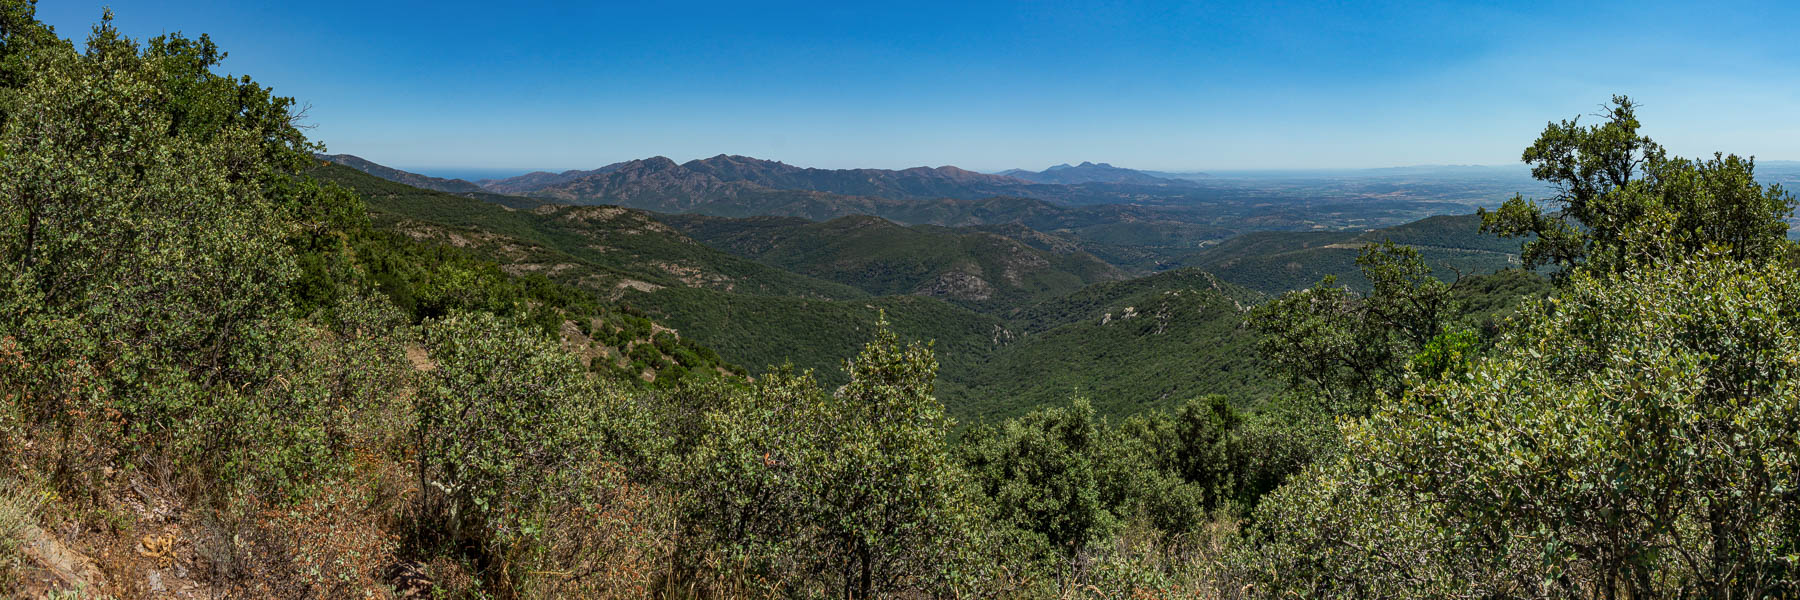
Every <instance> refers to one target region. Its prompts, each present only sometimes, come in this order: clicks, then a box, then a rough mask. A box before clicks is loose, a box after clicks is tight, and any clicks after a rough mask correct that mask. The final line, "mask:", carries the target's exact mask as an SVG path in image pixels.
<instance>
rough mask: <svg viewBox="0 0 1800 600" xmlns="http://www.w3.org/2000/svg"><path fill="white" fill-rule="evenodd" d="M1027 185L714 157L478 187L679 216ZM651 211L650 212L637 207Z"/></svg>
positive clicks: (996, 192) (926, 170)
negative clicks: (788, 197) (798, 195)
mask: <svg viewBox="0 0 1800 600" xmlns="http://www.w3.org/2000/svg"><path fill="white" fill-rule="evenodd" d="M1028 183H1029V182H1026V181H1023V180H1020V179H1014V178H1011V177H1004V176H1000V175H988V174H984V173H976V172H973V171H966V170H963V169H958V168H956V167H936V168H931V167H916V168H911V169H902V170H897V171H895V170H887V169H814V168H807V167H796V166H793V165H789V164H787V163H782V162H777V161H772V160H762V159H758V158H751V157H747V156H728V155H724V154H721V155H718V156H715V157H712V158H707V159H701V160H692V161H688V162H687V163H683V164H677V163H676V162H675V161H673V160H669V159H668V158H665V157H661V156H656V157H651V158H645V159H637V160H630V161H626V162H621V163H615V164H611V165H607V166H604V167H601V168H598V169H594V170H591V171H564V172H562V173H557V174H552V173H544V172H538V173H529V174H525V175H521V176H518V177H511V178H507V179H499V180H489V181H484V182H483V185H485V186H486V188H487V189H488V190H490V191H494V192H498V193H504V194H518V195H524V196H533V197H539V198H555V199H557V200H561V201H566V202H583V203H617V204H631V203H644V202H650V201H652V200H650V199H652V198H656V199H659V200H654V201H655V202H661V203H663V204H665V205H666V206H663V207H661V208H665V209H680V208H685V207H683V206H682V205H683V204H685V205H687V207H693V206H699V205H704V204H707V203H710V202H717V201H720V200H726V199H732V198H737V197H740V196H745V195H754V194H756V193H758V192H766V191H771V190H785V191H803V192H822V193H826V194H836V195H843V196H865V197H871V198H885V199H890V200H918V199H936V198H956V199H964V200H968V199H976V198H985V197H990V196H1000V195H1009V194H1012V195H1017V192H1018V191H1020V189H1021V188H1023V187H1024V186H1026V185H1028ZM640 207H641V208H652V207H651V206H640Z"/></svg>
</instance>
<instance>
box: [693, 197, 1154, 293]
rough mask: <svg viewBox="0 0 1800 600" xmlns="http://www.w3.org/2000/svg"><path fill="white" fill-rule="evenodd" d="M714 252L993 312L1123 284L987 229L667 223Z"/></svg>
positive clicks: (1074, 254)
mask: <svg viewBox="0 0 1800 600" xmlns="http://www.w3.org/2000/svg"><path fill="white" fill-rule="evenodd" d="M659 218H660V219H662V220H663V221H664V222H666V223H669V224H670V225H672V226H674V227H675V228H677V229H680V230H681V231H682V232H684V233H687V234H688V235H690V236H693V237H694V238H695V239H697V240H699V241H701V242H702V243H705V244H707V245H710V246H713V247H716V248H719V249H721V250H725V251H727V252H731V253H733V254H737V255H739V256H744V257H748V258H752V259H755V260H757V261H759V262H762V263H765V264H769V265H773V266H777V267H780V268H783V269H786V270H789V271H793V272H796V273H801V274H804V275H809V276H812V277H818V278H820V279H826V280H830V281H836V282H839V283H844V284H848V285H853V286H856V287H858V288H860V289H862V290H864V291H867V292H869V293H871V294H875V295H878V296H886V295H898V294H914V295H923V296H931V297H936V298H942V299H945V300H948V301H950V302H952V303H955V304H958V305H961V306H965V307H969V308H974V309H977V310H984V311H990V312H994V311H1005V310H1007V309H1010V308H1013V307H1016V306H1018V305H1019V304H1021V303H1022V302H1026V301H1029V300H1033V299H1039V298H1044V297H1048V296H1052V295H1056V294H1061V293H1066V292H1071V291H1074V290H1076V289H1079V288H1081V287H1082V286H1084V285H1087V284H1090V283H1098V282H1101V281H1111V280H1115V279H1121V278H1123V277H1124V276H1125V274H1124V272H1123V271H1121V270H1119V269H1118V268H1116V267H1113V266H1112V265H1109V264H1107V263H1106V262H1104V261H1101V260H1100V259H1098V258H1095V257H1094V256H1093V255H1090V254H1088V253H1086V252H1083V251H1081V250H1079V249H1077V248H1073V247H1062V248H1043V249H1041V248H1038V247H1034V246H1032V245H1028V244H1026V243H1023V242H1020V241H1017V240H1014V239H1012V238H1010V237H1006V236H1001V235H996V234H992V233H987V232H983V231H975V230H967V229H952V228H946V227H936V226H929V225H919V226H911V227H908V226H905V225H900V224H898V223H894V222H892V221H889V220H887V219H883V218H880V217H870V216H850V217H841V218H837V219H832V220H830V221H826V222H823V223H815V222H811V221H806V220H803V219H793V218H777V217H762V218H749V219H726V218H718V217H703V216H695V215H666V216H662V217H659Z"/></svg>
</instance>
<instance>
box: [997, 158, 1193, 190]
mask: <svg viewBox="0 0 1800 600" xmlns="http://www.w3.org/2000/svg"><path fill="white" fill-rule="evenodd" d="M1000 174H1001V175H1005V176H1008V177H1014V178H1018V179H1023V180H1026V181H1030V182H1033V183H1054V184H1063V185H1069V184H1077V183H1130V184H1138V185H1194V183H1193V182H1192V181H1187V180H1182V179H1172V178H1167V177H1160V176H1157V175H1152V174H1150V173H1148V172H1144V171H1138V170H1135V169H1125V168H1120V167H1115V166H1112V165H1109V164H1106V163H1091V162H1083V163H1081V164H1079V165H1073V166H1071V165H1069V164H1068V163H1063V164H1060V165H1056V166H1054V167H1050V168H1048V169H1044V170H1042V171H1036V172H1033V171H1026V170H1024V169H1011V170H1007V171H1001V172H1000Z"/></svg>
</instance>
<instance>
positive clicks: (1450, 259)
mask: <svg viewBox="0 0 1800 600" xmlns="http://www.w3.org/2000/svg"><path fill="white" fill-rule="evenodd" d="M1480 229H1481V218H1480V217H1478V216H1476V215H1455V216H1437V217H1430V218H1427V219H1422V220H1419V221H1415V222H1412V223H1407V224H1404V225H1397V226H1394V227H1386V228H1382V229H1375V230H1371V231H1365V232H1360V233H1357V232H1348V231H1305V232H1295V231H1264V232H1255V233H1247V234H1244V235H1241V236H1237V237H1234V238H1230V239H1227V240H1225V241H1223V242H1221V243H1219V244H1217V245H1214V246H1211V247H1208V248H1206V249H1205V250H1201V251H1199V252H1195V253H1193V254H1190V255H1187V256H1184V257H1182V258H1180V259H1178V260H1177V261H1176V262H1177V264H1179V265H1181V266H1188V267H1199V268H1202V269H1205V270H1207V271H1210V272H1213V273H1216V274H1218V275H1219V277H1221V278H1223V279H1225V280H1226V281H1230V282H1232V283H1235V284H1238V285H1242V286H1244V287H1247V288H1250V289H1253V290H1257V291H1259V292H1263V293H1268V294H1279V293H1281V292H1285V291H1290V290H1297V289H1301V288H1305V287H1307V286H1311V285H1312V284H1315V283H1318V282H1319V281H1320V280H1322V279H1324V278H1325V277H1326V276H1327V275H1331V276H1336V277H1337V278H1338V282H1339V283H1341V284H1344V285H1348V286H1350V287H1351V288H1353V289H1358V290H1364V289H1367V288H1368V286H1369V282H1368V280H1367V279H1364V278H1363V276H1362V274H1361V273H1360V272H1359V271H1358V270H1357V268H1356V255H1357V252H1358V251H1359V250H1360V249H1361V248H1363V247H1364V246H1368V245H1370V244H1379V243H1381V242H1384V241H1392V242H1394V243H1396V244H1403V245H1410V246H1414V247H1416V248H1418V249H1419V252H1420V254H1421V255H1422V256H1423V257H1424V259H1425V263H1426V264H1427V265H1428V266H1430V267H1431V268H1432V269H1433V274H1434V275H1436V276H1438V277H1440V278H1444V279H1454V278H1455V277H1456V276H1457V274H1458V273H1461V274H1464V275H1471V274H1479V273H1492V272H1495V271H1499V270H1501V269H1506V268H1508V267H1513V266H1517V265H1518V264H1519V254H1518V252H1519V240H1516V239H1512V240H1509V239H1503V238H1500V237H1498V236H1495V235H1491V234H1485V233H1482V232H1481V230H1480Z"/></svg>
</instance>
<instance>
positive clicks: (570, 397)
mask: <svg viewBox="0 0 1800 600" xmlns="http://www.w3.org/2000/svg"><path fill="white" fill-rule="evenodd" d="M423 339H424V345H425V349H426V351H427V352H428V353H429V354H430V356H431V359H432V360H433V361H435V362H436V363H437V367H436V368H435V369H432V370H430V371H426V372H423V373H421V374H420V375H419V377H418V380H419V381H418V392H417V393H416V395H415V402H416V413H417V418H418V424H417V428H416V431H415V436H416V438H417V440H418V444H419V456H420V459H419V473H418V477H419V480H420V481H419V487H420V489H421V490H422V504H421V515H422V516H423V517H425V518H429V519H431V520H432V522H434V523H436V524H437V525H439V527H440V528H441V531H440V533H442V534H443V535H444V536H445V537H446V539H447V541H449V542H452V543H456V544H462V543H469V542H475V543H478V544H481V545H484V546H486V549H487V550H489V551H497V550H498V549H500V548H504V547H506V546H507V544H509V543H510V542H512V541H514V540H516V539H519V538H521V537H529V536H530V535H531V534H532V533H533V532H532V531H530V529H529V527H528V525H529V521H528V517H529V516H530V515H531V514H532V513H533V511H535V510H537V509H538V508H539V507H540V505H541V504H542V503H544V502H546V501H548V500H550V499H552V498H553V496H552V495H551V490H553V489H558V486H559V485H564V484H566V483H567V481H566V478H568V477H571V476H572V474H573V473H575V472H576V471H575V470H574V469H575V466H576V465H579V464H582V463H583V462H584V461H585V455H586V453H585V452H584V449H585V448H591V447H593V445H594V443H595V438H594V434H595V431H594V423H595V418H596V417H595V414H594V413H595V410H596V406H597V403H598V401H599V394H600V392H599V390H598V389H597V388H596V387H595V384H594V383H593V381H592V380H591V379H589V378H588V377H586V376H585V374H584V373H583V372H582V370H581V368H580V365H579V363H577V362H576V361H575V359H574V357H572V356H570V355H568V354H567V353H565V352H564V351H563V350H562V349H561V348H560V347H559V346H558V345H557V343H556V342H555V341H553V340H550V339H547V338H545V337H543V336H541V335H539V334H537V333H536V332H535V331H534V330H530V329H526V328H522V327H520V326H519V325H518V324H517V323H516V322H513V321H509V320H507V319H504V318H501V317H495V316H493V315H490V314H487V313H454V314H452V315H450V316H448V317H445V318H442V319H433V320H430V321H427V322H426V324H425V327H424V333H423ZM562 500H565V501H566V500H570V499H566V498H565V499H562Z"/></svg>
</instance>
